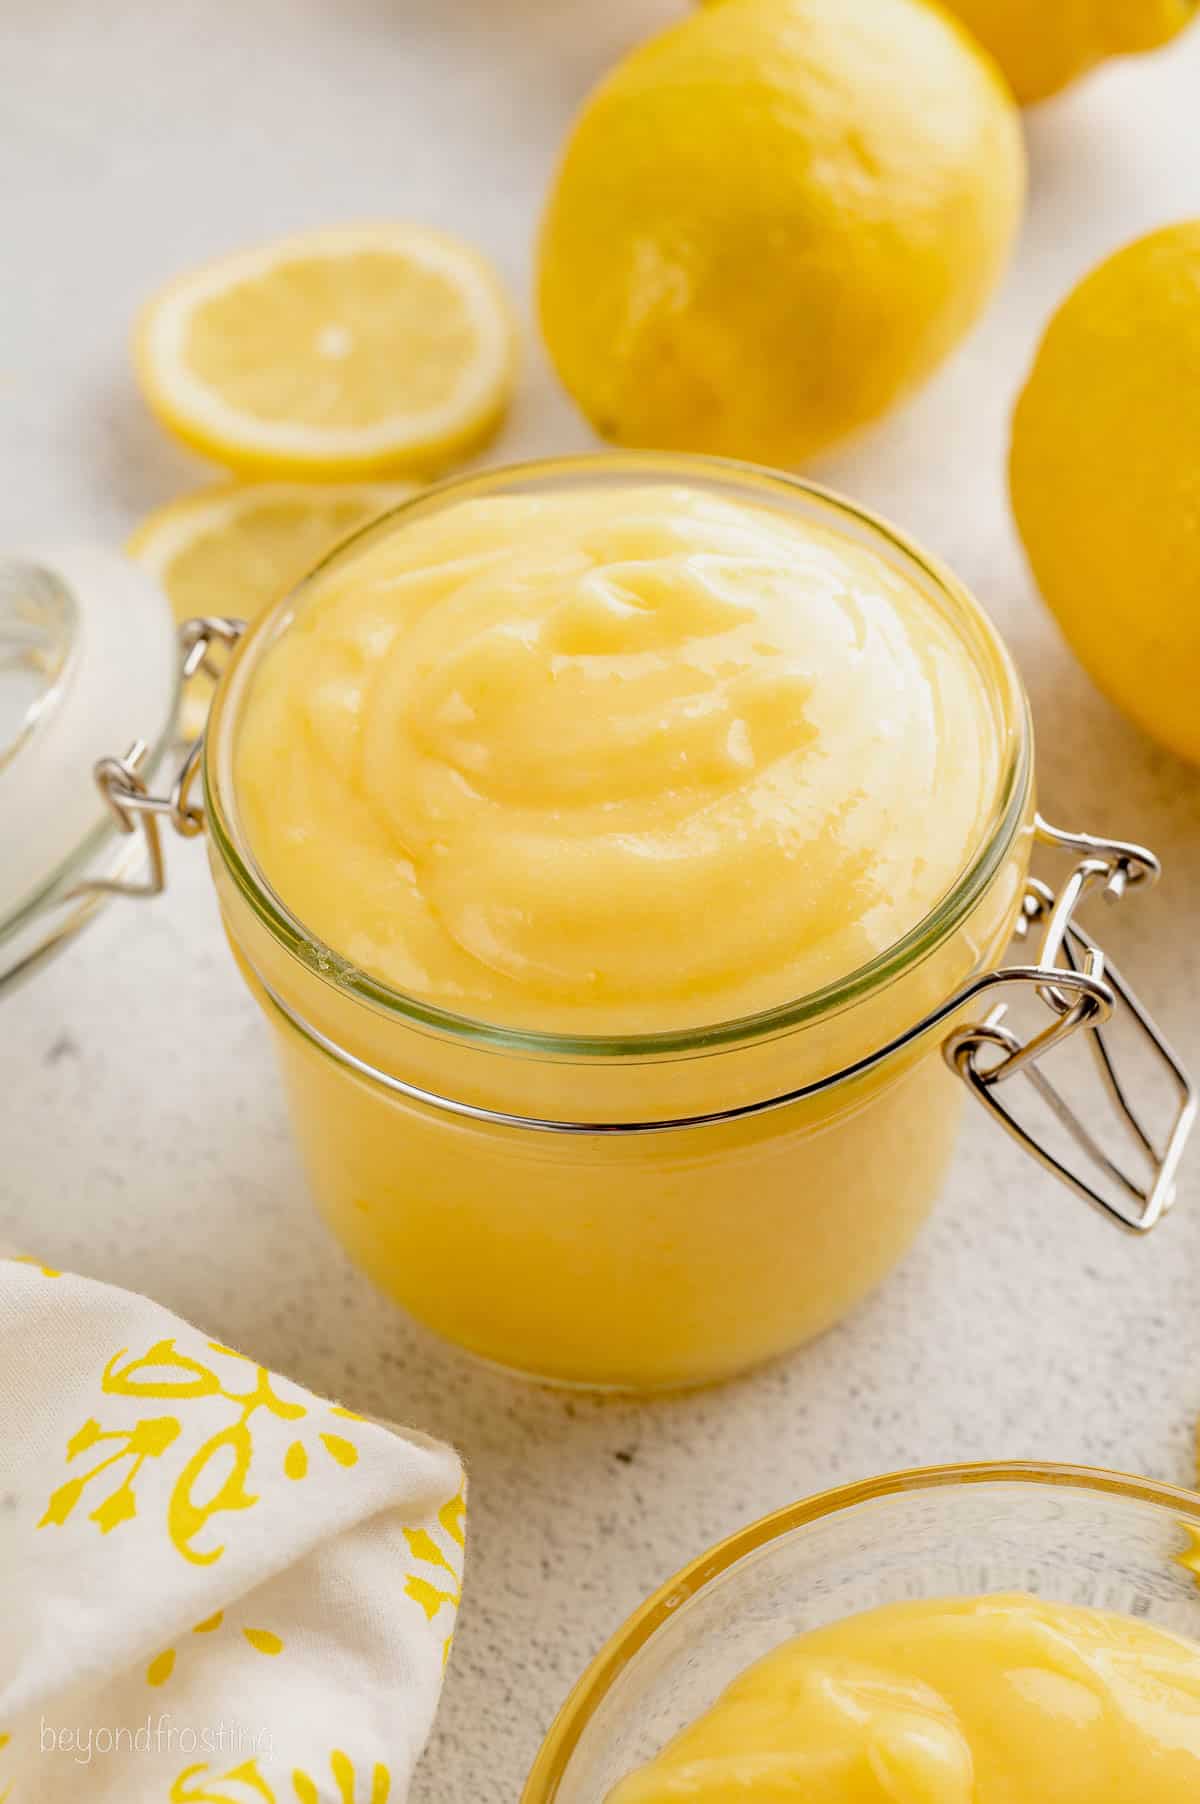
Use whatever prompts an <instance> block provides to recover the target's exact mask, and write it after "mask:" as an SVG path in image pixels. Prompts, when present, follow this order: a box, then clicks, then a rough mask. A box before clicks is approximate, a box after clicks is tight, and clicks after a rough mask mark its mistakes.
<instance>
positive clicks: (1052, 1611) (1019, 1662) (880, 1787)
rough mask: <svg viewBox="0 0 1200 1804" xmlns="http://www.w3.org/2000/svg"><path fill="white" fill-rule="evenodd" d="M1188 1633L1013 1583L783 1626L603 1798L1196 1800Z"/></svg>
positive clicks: (1170, 1803) (1049, 1803)
mask: <svg viewBox="0 0 1200 1804" xmlns="http://www.w3.org/2000/svg"><path fill="white" fill-rule="evenodd" d="M1197 1798H1200V1647H1197V1646H1195V1645H1194V1644H1192V1643H1191V1642H1186V1641H1183V1640H1180V1639H1179V1638H1177V1637H1176V1636H1174V1635H1170V1634H1167V1633H1164V1632H1163V1631H1162V1630H1160V1629H1156V1628H1153V1627H1151V1626H1150V1625H1149V1624H1148V1623H1146V1622H1144V1621H1135V1620H1134V1619H1132V1618H1129V1617H1123V1616H1118V1615H1113V1614H1110V1613H1108V1612H1104V1611H1099V1610H1090V1609H1086V1608H1083V1607H1081V1606H1073V1605H1067V1604H1054V1603H1045V1602H1042V1601H1041V1600H1039V1599H1035V1598H1032V1597H1026V1596H1021V1595H1013V1596H997V1597H978V1598H963V1599H953V1600H949V1601H928V1600H927V1601H923V1602H919V1603H902V1604H891V1605H886V1606H884V1607H883V1608H881V1609H877V1610H873V1611H870V1612H868V1613H867V1614H865V1615H862V1616H851V1617H847V1618H845V1619H844V1620H843V1621H841V1622H838V1623H834V1624H833V1625H832V1626H831V1627H829V1628H824V1629H818V1630H816V1631H814V1632H813V1633H811V1634H808V1635H803V1636H801V1637H800V1638H799V1639H798V1640H795V1641H792V1642H789V1643H787V1644H786V1645H785V1646H783V1647H781V1648H779V1649H777V1650H776V1651H775V1652H774V1653H773V1654H770V1655H768V1657H767V1658H766V1659H765V1660H763V1661H760V1662H759V1664H758V1665H757V1666H754V1667H752V1668H751V1669H750V1671H749V1672H747V1673H745V1674H743V1676H742V1677H741V1678H740V1679H738V1680H737V1681H736V1682H735V1683H734V1684H733V1685H732V1686H731V1687H730V1688H729V1690H728V1691H727V1692H726V1693H725V1695H724V1696H723V1697H722V1698H720V1699H719V1700H718V1702H717V1703H716V1704H715V1705H714V1706H713V1708H712V1709H711V1710H710V1711H709V1712H708V1714H707V1715H706V1716H704V1717H702V1718H701V1719H700V1721H699V1722H697V1723H695V1724H693V1725H692V1727H691V1728H689V1729H686V1730H684V1732H683V1733H682V1734H681V1735H679V1736H677V1737H676V1739H675V1740H674V1741H673V1742H672V1743H671V1744H670V1745H669V1746H668V1747H667V1748H666V1749H664V1751H663V1752H662V1753H661V1754H660V1755H659V1756H658V1757H657V1758H656V1759H655V1760H652V1761H651V1762H650V1763H649V1765H647V1766H645V1767H643V1768H642V1769H641V1770H640V1771H638V1772H636V1773H634V1774H632V1775H631V1776H630V1777H629V1778H628V1779H626V1780H624V1781H622V1783H621V1784H619V1785H618V1786H617V1787H616V1789H615V1791H613V1792H612V1793H611V1795H610V1798H609V1801H608V1804H675V1801H677V1800H679V1801H682V1800H685V1799H686V1801H687V1804H733V1800H734V1799H736V1800H738V1804H785V1800H786V1804H1195V1800H1196V1799H1197Z"/></svg>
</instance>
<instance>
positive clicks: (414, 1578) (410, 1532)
mask: <svg viewBox="0 0 1200 1804" xmlns="http://www.w3.org/2000/svg"><path fill="white" fill-rule="evenodd" d="M466 1508H467V1500H466V1497H465V1496H464V1494H463V1492H461V1491H460V1492H459V1493H458V1496H457V1497H452V1498H451V1499H450V1501H449V1503H444V1504H443V1505H442V1507H441V1509H440V1510H439V1511H438V1518H437V1519H438V1527H439V1528H440V1529H441V1530H442V1533H443V1534H444V1535H445V1536H446V1539H447V1540H448V1541H450V1542H452V1543H453V1547H454V1548H455V1549H457V1550H458V1551H457V1554H455V1553H454V1552H453V1551H452V1552H450V1553H449V1554H447V1553H446V1552H445V1551H444V1550H443V1549H442V1548H441V1547H439V1546H438V1543H437V1542H436V1541H435V1540H434V1538H433V1536H432V1535H431V1534H430V1533H429V1531H428V1529H424V1528H406V1529H405V1531H404V1539H405V1540H406V1541H407V1542H408V1550H409V1552H410V1553H411V1554H412V1556H413V1558H414V1559H415V1560H419V1561H420V1562H421V1564H422V1565H425V1566H432V1567H433V1568H434V1571H435V1577H434V1578H423V1577H422V1576H421V1574H420V1573H419V1572H413V1573H410V1574H409V1576H408V1579H407V1580H406V1582H405V1586H404V1591H405V1595H406V1596H407V1597H411V1598H412V1599H413V1601H414V1602H415V1603H418V1604H420V1606H421V1608H422V1609H423V1610H424V1612H425V1615H426V1617H427V1619H428V1620H429V1621H430V1622H432V1621H433V1619H434V1617H435V1616H437V1615H438V1614H439V1612H440V1611H441V1610H442V1609H444V1608H445V1607H446V1606H447V1605H449V1607H450V1610H451V1612H452V1613H454V1612H457V1610H458V1606H459V1604H460V1603H461V1602H462V1550H463V1549H464V1548H465V1546H466V1531H465V1528H464V1517H465V1515H466ZM443 1573H445V1574H448V1575H449V1581H450V1582H449V1584H447V1583H446V1580H445V1579H444V1578H443V1577H442V1574H443ZM453 1640H454V1632H453V1630H451V1632H450V1633H449V1634H448V1635H447V1636H446V1639H445V1641H444V1642H443V1644H442V1664H443V1666H444V1665H445V1663H446V1661H447V1660H448V1659H449V1658H450V1648H451V1645H452V1643H453Z"/></svg>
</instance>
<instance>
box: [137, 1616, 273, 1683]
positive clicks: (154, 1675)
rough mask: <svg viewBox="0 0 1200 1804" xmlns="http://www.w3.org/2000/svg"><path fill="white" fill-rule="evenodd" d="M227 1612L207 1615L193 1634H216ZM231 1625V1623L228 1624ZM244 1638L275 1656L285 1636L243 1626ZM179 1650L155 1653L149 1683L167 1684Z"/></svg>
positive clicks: (147, 1673)
mask: <svg viewBox="0 0 1200 1804" xmlns="http://www.w3.org/2000/svg"><path fill="white" fill-rule="evenodd" d="M225 1616H226V1612H225V1611H224V1610H218V1611H216V1613H215V1614H214V1615H212V1616H206V1617H205V1619H204V1621H203V1622H198V1623H196V1625H195V1627H194V1628H193V1629H192V1634H193V1635H215V1634H217V1632H218V1631H219V1630H220V1629H221V1627H222V1626H223V1625H224V1624H225ZM226 1626H231V1625H226ZM240 1633H241V1637H242V1640H243V1641H245V1642H246V1643H247V1644H248V1645H249V1646H250V1647H252V1648H253V1649H254V1651H255V1653H256V1654H265V1655H269V1656H272V1657H273V1656H274V1655H276V1654H281V1653H282V1652H283V1646H284V1644H283V1638H282V1636H279V1635H276V1634H275V1633H274V1631H273V1630H272V1629H255V1628H246V1627H243V1628H242V1629H241V1630H240ZM178 1657H179V1650H178V1649H177V1648H173V1647H167V1648H164V1649H163V1651H162V1653H161V1654H155V1656H154V1658H153V1660H151V1662H150V1664H149V1666H148V1667H147V1668H146V1683H147V1685H165V1684H166V1683H167V1680H168V1679H169V1678H170V1677H171V1675H172V1674H173V1673H174V1671H175V1667H176V1665H177V1663H178Z"/></svg>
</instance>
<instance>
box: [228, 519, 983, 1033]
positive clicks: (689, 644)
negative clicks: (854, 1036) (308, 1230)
mask: <svg viewBox="0 0 1200 1804" xmlns="http://www.w3.org/2000/svg"><path fill="white" fill-rule="evenodd" d="M999 762H1000V748H999V740H998V732H997V725H996V720H995V717H994V712H993V709H992V706H991V704H990V702H989V698H988V696H987V694H986V691H985V686H984V679H983V676H982V674H981V672H980V670H979V668H978V666H977V664H976V662H975V660H974V659H973V658H972V656H971V654H970V652H969V650H968V649H967V647H966V646H965V645H964V643H963V641H962V638H961V636H960V635H959V634H958V632H957V631H956V630H955V627H954V626H953V624H952V623H951V622H950V621H949V620H947V619H946V618H945V617H944V616H943V615H941V614H940V613H939V612H938V611H937V609H936V608H935V607H934V606H933V605H932V604H931V603H930V601H929V599H928V598H927V596H926V595H924V594H922V593H921V592H920V591H919V590H918V589H917V588H916V587H915V586H914V585H913V584H911V583H910V582H908V581H906V580H905V578H904V577H903V576H902V575H900V574H899V573H898V572H897V571H896V570H895V569H894V568H892V567H890V566H889V565H888V564H887V563H886V562H885V561H884V559H883V558H882V557H881V556H879V555H878V554H877V553H876V552H875V551H873V550H872V549H871V548H870V547H868V546H867V545H865V544H863V543H860V542H857V541H855V540H854V539H853V538H852V537H851V536H850V535H849V533H846V532H839V531H838V530H836V529H835V528H833V527H831V526H830V527H827V526H823V525H818V524H816V523H814V522H812V521H811V520H804V519H801V518H799V517H793V516H790V515H788V514H787V513H785V512H784V511H783V510H782V509H779V510H774V509H771V508H768V507H766V506H761V505H758V504H751V503H748V502H744V501H739V500H733V499H729V498H726V497H725V496H722V495H718V494H714V493H711V492H706V491H704V490H702V489H699V488H695V489H693V488H688V487H684V486H677V487H664V486H658V487H653V486H641V487H640V486H630V487H628V488H623V489H621V488H617V489H614V488H602V487H599V486H597V487H595V488H592V489H590V490H589V489H587V488H584V489H582V490H580V491H575V492H556V493H547V494H541V495H501V496H490V497H484V498H479V499H471V500H465V501H460V502H458V503H451V504H449V505H447V506H445V507H443V508H442V509H440V510H439V511H436V512H432V513H427V514H424V515H421V514H419V513H418V514H416V515H415V516H414V517H413V518H412V519H411V520H409V521H408V522H407V523H405V524H403V525H402V526H401V528H400V530H397V531H395V532H393V533H391V534H389V535H387V536H383V537H381V538H379V539H378V540H377V541H376V542H374V543H373V544H368V545H367V546H366V547H365V548H364V549H363V550H362V551H361V552H359V553H358V554H356V555H352V556H350V557H349V558H348V559H347V560H346V561H345V562H344V563H343V564H339V565H335V566H334V567H333V568H332V569H331V570H330V571H329V572H327V573H326V574H325V575H324V576H322V577H319V578H318V579H317V582H316V584H315V586H314V588H313V590H312V593H311V594H310V595H308V596H307V597H306V599H305V601H304V603H303V606H302V607H301V609H300V611H299V613H298V616H297V618H296V619H295V621H294V622H293V623H292V624H291V625H290V626H289V627H288V629H287V631H286V632H285V633H284V634H283V635H282V636H281V637H280V639H279V640H278V641H277V643H275V644H274V645H273V646H272V647H271V648H270V649H269V651H268V652H267V654H266V655H265V657H264V659H263V660H262V663H261V666H260V667H259V669H258V670H257V672H256V674H255V678H254V683H253V687H252V690H251V692H250V695H249V697H248V700H247V705H246V708H245V711H244V719H243V721H242V723H241V727H240V734H239V742H238V752H237V765H236V780H237V793H238V804H239V810H240V814H241V818H242V822H243V825H244V828H245V831H246V834H247V837H248V840H249V844H250V846H251V848H252V850H253V853H254V855H255V857H256V859H257V861H258V863H259V865H260V866H261V868H262V870H263V872H264V873H265V875H266V877H267V879H268V881H269V882H270V884H271V885H272V887H273V888H274V889H275V891H276V892H277V894H278V895H279V896H280V897H281V898H282V899H283V901H284V903H285V904H286V906H287V907H288V908H289V909H290V910H291V911H292V913H293V914H294V915H296V916H297V917H298V918H299V919H300V920H301V921H302V922H303V923H304V925H305V926H306V928H307V929H309V930H310V931H311V932H312V933H314V934H315V935H317V936H319V938H321V939H322V940H323V941H324V942H325V943H326V944H327V945H328V946H330V947H332V948H333V950H334V951H335V952H337V953H338V954H339V955H340V956H342V957H344V958H345V959H347V960H348V961H349V962H350V963H351V964H353V965H355V966H357V967H358V968H360V969H362V970H364V971H366V972H367V973H369V974H370V975H372V976H373V977H376V978H379V979H381V980H383V981H384V982H385V983H387V984H388V985H389V986H391V987H392V988H394V989H396V990H399V991H401V992H403V993H405V994H406V995H409V996H413V997H417V998H420V999H422V1000H423V1001H426V1002H432V1003H435V1004H436V1005H437V1006H439V1007H440V1008H443V1009H445V1010H448V1011H449V1012H451V1013H454V1014H457V1015H465V1016H470V1017H472V1018H474V1019H477V1020H482V1021H485V1022H489V1023H493V1024H500V1025H512V1026H519V1027H522V1028H527V1029H536V1030H540V1031H549V1032H561V1033H571V1034H605V1035H609V1034H624V1035H629V1034H644V1033H655V1032H661V1031H663V1030H667V1029H676V1028H682V1027H691V1026H698V1025H702V1024H708V1023H712V1022H717V1021H729V1020H733V1019H737V1018H739V1017H742V1016H745V1015H749V1014H752V1013H755V1012H758V1011H760V1010H762V1009H765V1008H770V1007H773V1006H775V1005H777V1004H781V1003H784V1002H787V1001H789V1000H791V999H794V998H796V997H800V996H804V995H806V994H808V993H810V992H812V991H814V990H816V989H819V988H821V987H823V986H824V985H826V984H828V983H831V982H833V981H835V980H837V979H839V978H842V977H844V976H846V975H847V974H848V973H850V972H852V971H854V970H857V969H858V968H859V967H861V966H862V965H864V964H866V963H867V962H868V961H869V960H870V959H872V958H874V957H875V956H876V955H878V954H879V953H881V952H884V951H886V950H887V948H888V947H890V946H892V945H893V944H894V943H895V942H896V941H897V940H899V939H900V938H901V937H902V936H903V935H904V934H906V933H907V932H908V931H909V930H910V929H911V928H913V927H914V926H916V925H917V923H918V922H920V921H921V920H922V918H923V917H924V916H925V915H926V914H927V913H928V912H929V911H930V910H931V909H932V908H933V907H934V905H935V904H936V903H937V902H938V901H939V900H940V899H941V898H942V897H943V896H944V895H945V894H946V892H947V891H948V889H949V888H950V887H951V885H952V884H953V882H954V880H955V878H956V877H957V876H958V875H959V873H960V872H961V870H962V869H963V867H964V865H965V864H966V863H967V861H968V859H969V858H970V856H971V855H972V853H973V852H974V851H975V850H976V849H977V847H978V845H979V842H980V838H981V835H982V833H983V831H984V827H985V823H986V821H987V819H988V816H989V813H990V811H991V809H992V808H993V806H994V800H995V793H996V787H997V781H998V771H999Z"/></svg>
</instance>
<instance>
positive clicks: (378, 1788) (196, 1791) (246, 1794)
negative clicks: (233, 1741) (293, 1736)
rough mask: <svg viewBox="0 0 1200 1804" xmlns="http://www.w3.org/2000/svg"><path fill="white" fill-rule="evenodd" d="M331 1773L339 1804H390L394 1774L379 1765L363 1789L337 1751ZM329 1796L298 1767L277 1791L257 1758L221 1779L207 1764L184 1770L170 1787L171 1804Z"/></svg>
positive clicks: (317, 1800) (308, 1801) (264, 1803)
mask: <svg viewBox="0 0 1200 1804" xmlns="http://www.w3.org/2000/svg"><path fill="white" fill-rule="evenodd" d="M329 1771H330V1775H331V1777H332V1779H333V1782H334V1784H335V1785H336V1786H337V1796H338V1800H339V1804H387V1801H388V1798H389V1797H390V1796H391V1791H392V1778H391V1774H390V1772H389V1771H388V1769H387V1767H386V1766H381V1765H380V1764H379V1762H378V1761H377V1762H376V1763H375V1765H374V1766H373V1767H372V1769H371V1774H370V1778H369V1779H368V1777H367V1774H366V1771H365V1769H364V1771H363V1774H362V1784H361V1785H360V1784H359V1777H358V1774H357V1772H356V1770H355V1766H354V1762H353V1761H352V1760H351V1759H350V1757H349V1755H348V1754H344V1753H343V1752H342V1750H341V1749H340V1748H335V1749H334V1751H333V1753H332V1754H331V1755H330V1756H329ZM213 1785H217V1786H220V1787H221V1788H222V1789H221V1790H220V1791H210V1790H209V1789H208V1788H209V1787H210V1786H213ZM231 1788H232V1789H231ZM327 1795H328V1794H327V1793H324V1792H322V1790H321V1788H320V1786H319V1785H318V1783H317V1782H316V1781H315V1780H314V1779H312V1778H311V1777H310V1776H309V1774H308V1773H305V1772H302V1771H301V1770H300V1768H299V1767H297V1768H296V1770H295V1771H294V1772H293V1773H292V1777H291V1783H290V1785H289V1787H288V1789H287V1790H286V1791H282V1792H281V1791H279V1790H277V1789H276V1788H275V1787H274V1786H273V1785H270V1784H268V1782H267V1780H266V1779H264V1777H263V1775H262V1772H261V1770H260V1769H259V1764H258V1760H257V1758H255V1759H253V1760H247V1761H245V1762H243V1764H242V1765H240V1766H236V1767H231V1768H230V1769H229V1771H228V1772H225V1773H221V1774H219V1775H218V1774H215V1773H212V1772H211V1770H210V1768H209V1766H208V1764H207V1762H202V1763H201V1764H200V1765H199V1766H189V1767H185V1768H184V1770H183V1772H181V1773H180V1774H179V1776H178V1778H177V1779H176V1780H175V1783H174V1784H173V1785H172V1787H171V1791H170V1797H169V1804H292V1801H293V1800H295V1804H321V1799H322V1798H323V1797H325V1796H327Z"/></svg>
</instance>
